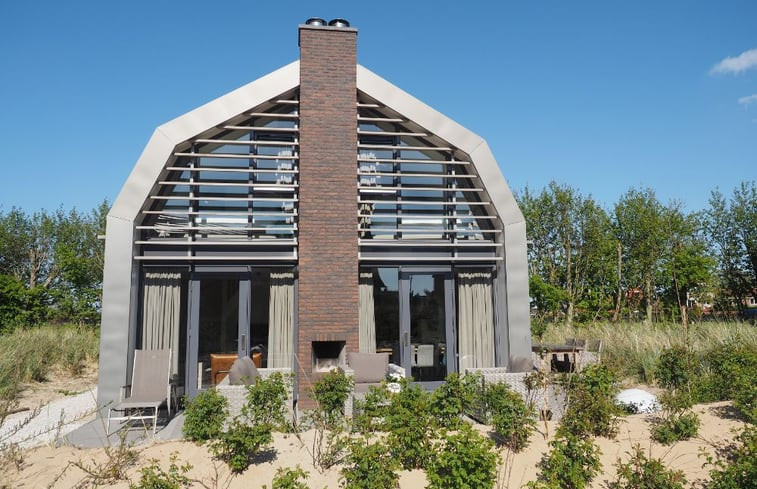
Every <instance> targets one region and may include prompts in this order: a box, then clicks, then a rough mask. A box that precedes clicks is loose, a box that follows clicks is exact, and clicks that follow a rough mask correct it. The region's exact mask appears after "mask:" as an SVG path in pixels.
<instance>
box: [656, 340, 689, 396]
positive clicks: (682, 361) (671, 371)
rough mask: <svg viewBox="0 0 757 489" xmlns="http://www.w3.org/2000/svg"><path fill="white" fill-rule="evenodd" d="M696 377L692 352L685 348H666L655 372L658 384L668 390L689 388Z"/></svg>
mask: <svg viewBox="0 0 757 489" xmlns="http://www.w3.org/2000/svg"><path fill="white" fill-rule="evenodd" d="M693 376H694V369H693V366H692V352H691V351H689V349H688V348H685V347H683V346H674V347H671V348H666V349H665V350H663V351H662V353H661V354H660V358H659V360H658V361H657V368H656V370H655V378H656V380H657V383H658V384H659V385H660V386H661V387H664V388H666V389H681V388H688V387H689V384H690V383H691V379H692V378H693Z"/></svg>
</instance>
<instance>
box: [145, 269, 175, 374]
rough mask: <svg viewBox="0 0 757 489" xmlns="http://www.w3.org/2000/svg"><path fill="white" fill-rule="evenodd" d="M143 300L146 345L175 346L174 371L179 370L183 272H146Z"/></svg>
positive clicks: (165, 347) (155, 348) (150, 348)
mask: <svg viewBox="0 0 757 489" xmlns="http://www.w3.org/2000/svg"><path fill="white" fill-rule="evenodd" d="M143 285H144V286H143V301H142V349H144V350H171V375H176V374H178V373H179V321H180V320H181V274H180V273H176V272H146V273H145V276H144V284H143Z"/></svg>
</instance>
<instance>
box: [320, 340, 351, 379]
mask: <svg viewBox="0 0 757 489" xmlns="http://www.w3.org/2000/svg"><path fill="white" fill-rule="evenodd" d="M346 344H347V343H346V342H345V341H314V342H313V372H328V371H329V370H332V369H335V368H337V367H339V366H340V365H344V349H345V346H346Z"/></svg>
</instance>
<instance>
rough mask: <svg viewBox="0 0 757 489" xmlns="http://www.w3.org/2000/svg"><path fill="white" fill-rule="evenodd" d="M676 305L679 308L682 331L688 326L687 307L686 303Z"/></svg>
mask: <svg viewBox="0 0 757 489" xmlns="http://www.w3.org/2000/svg"><path fill="white" fill-rule="evenodd" d="M678 306H679V308H680V309H681V325H682V326H683V329H684V331H687V330H688V328H689V314H688V309H689V308H688V307H687V306H686V304H679V305H678Z"/></svg>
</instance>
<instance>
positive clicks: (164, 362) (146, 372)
mask: <svg viewBox="0 0 757 489" xmlns="http://www.w3.org/2000/svg"><path fill="white" fill-rule="evenodd" d="M170 377H171V350H136V351H135V352H134V368H133V370H132V374H131V385H128V386H124V388H123V389H122V390H121V393H122V397H121V400H120V401H119V402H118V403H117V404H115V405H114V406H111V407H110V408H109V409H108V428H107V431H106V434H110V422H111V421H131V420H135V419H151V420H152V433H153V436H155V431H156V427H157V424H158V409H160V407H161V406H162V405H163V404H164V403H165V404H166V405H167V408H168V416H169V417H170V416H171V397H174V399H173V401H174V405H175V404H176V398H175V393H174V392H173V390H172V388H171V387H172V386H171V382H170ZM124 393H126V395H125V397H124V396H123V394H124ZM150 410H151V411H152V412H151V413H147V411H150ZM114 411H120V412H122V413H123V415H122V416H113V412H114ZM129 411H137V414H129Z"/></svg>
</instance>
